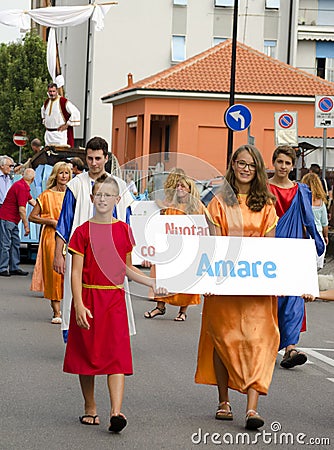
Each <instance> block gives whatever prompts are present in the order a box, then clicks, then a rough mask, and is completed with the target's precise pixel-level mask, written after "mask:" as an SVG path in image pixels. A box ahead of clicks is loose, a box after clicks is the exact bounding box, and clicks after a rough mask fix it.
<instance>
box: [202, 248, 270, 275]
mask: <svg viewBox="0 0 334 450" xmlns="http://www.w3.org/2000/svg"><path fill="white" fill-rule="evenodd" d="M276 268H277V267H276V264H275V263H274V262H273V261H254V262H250V261H237V262H235V261H231V260H220V261H215V262H212V261H210V260H209V257H208V255H207V254H206V253H203V254H202V256H201V260H200V262H199V265H198V268H197V272H196V275H197V276H198V277H200V276H202V275H204V274H206V273H207V274H208V275H209V276H210V277H228V276H229V277H240V278H247V277H252V278H258V277H260V276H262V275H264V276H265V277H266V278H276V273H275V272H276Z"/></svg>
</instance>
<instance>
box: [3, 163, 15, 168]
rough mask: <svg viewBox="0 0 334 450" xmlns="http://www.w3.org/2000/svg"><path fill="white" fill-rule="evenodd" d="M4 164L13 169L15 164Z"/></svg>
mask: <svg viewBox="0 0 334 450" xmlns="http://www.w3.org/2000/svg"><path fill="white" fill-rule="evenodd" d="M5 165H6V166H8V167H10V168H11V169H13V168H14V167H15V164H5Z"/></svg>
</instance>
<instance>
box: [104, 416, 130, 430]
mask: <svg viewBox="0 0 334 450" xmlns="http://www.w3.org/2000/svg"><path fill="white" fill-rule="evenodd" d="M126 424H127V420H126V418H125V416H124V415H123V414H122V413H121V414H118V416H111V417H110V427H109V428H108V431H110V432H111V433H119V432H120V431H122V430H123V428H125V427H126Z"/></svg>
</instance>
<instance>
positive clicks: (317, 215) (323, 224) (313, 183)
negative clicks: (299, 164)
mask: <svg viewBox="0 0 334 450" xmlns="http://www.w3.org/2000/svg"><path fill="white" fill-rule="evenodd" d="M301 182H302V183H304V184H307V186H308V187H309V188H310V189H311V193H312V211H313V215H314V221H315V226H316V227H317V230H318V232H319V234H320V236H321V237H322V239H323V241H324V243H325V245H328V214H327V209H326V204H327V198H326V193H325V191H324V190H323V188H322V185H321V181H320V178H319V177H318V176H317V175H316V174H315V173H312V172H310V173H307V174H306V175H304V176H303V178H302V180H301ZM325 253H326V248H325V251H324V252H323V254H322V255H320V256H318V255H317V266H318V269H322V268H323V267H324V261H325Z"/></svg>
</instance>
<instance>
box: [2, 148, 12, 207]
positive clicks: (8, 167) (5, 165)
mask: <svg viewBox="0 0 334 450" xmlns="http://www.w3.org/2000/svg"><path fill="white" fill-rule="evenodd" d="M14 166H15V163H14V161H13V159H12V158H11V157H10V156H7V155H3V156H0V208H1V206H2V204H3V202H4V200H5V197H6V195H7V192H8V191H9V188H10V187H11V185H12V179H11V177H10V172H11V171H12V170H13V169H14Z"/></svg>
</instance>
